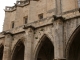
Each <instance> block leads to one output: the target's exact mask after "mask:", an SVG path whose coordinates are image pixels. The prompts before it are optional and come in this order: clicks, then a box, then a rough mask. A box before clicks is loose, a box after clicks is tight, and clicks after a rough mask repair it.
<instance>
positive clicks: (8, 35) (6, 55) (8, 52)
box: [3, 32, 13, 60]
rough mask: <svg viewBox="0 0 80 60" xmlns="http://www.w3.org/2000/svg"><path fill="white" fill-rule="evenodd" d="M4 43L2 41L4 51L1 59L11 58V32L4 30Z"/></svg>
mask: <svg viewBox="0 0 80 60" xmlns="http://www.w3.org/2000/svg"><path fill="white" fill-rule="evenodd" d="M4 35H5V43H4V52H3V60H11V45H12V40H13V37H12V34H11V33H10V32H5V33H4Z"/></svg>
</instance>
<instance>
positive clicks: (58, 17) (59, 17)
mask: <svg viewBox="0 0 80 60" xmlns="http://www.w3.org/2000/svg"><path fill="white" fill-rule="evenodd" d="M53 18H54V21H56V20H58V19H61V20H62V21H65V18H64V17H63V16H62V15H53Z"/></svg>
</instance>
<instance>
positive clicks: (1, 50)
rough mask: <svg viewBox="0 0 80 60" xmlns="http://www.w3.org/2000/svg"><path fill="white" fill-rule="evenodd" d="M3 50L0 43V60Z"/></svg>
mask: <svg viewBox="0 0 80 60" xmlns="http://www.w3.org/2000/svg"><path fill="white" fill-rule="evenodd" d="M3 50H4V46H3V45H2V44H0V60H2V58H3Z"/></svg>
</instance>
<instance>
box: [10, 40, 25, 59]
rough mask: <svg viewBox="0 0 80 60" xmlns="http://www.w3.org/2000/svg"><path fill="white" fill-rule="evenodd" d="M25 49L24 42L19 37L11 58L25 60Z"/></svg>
mask: <svg viewBox="0 0 80 60" xmlns="http://www.w3.org/2000/svg"><path fill="white" fill-rule="evenodd" d="M24 49H25V46H24V42H23V41H22V40H21V39H19V40H18V41H17V43H16V44H15V46H14V48H13V50H12V56H11V60H24ZM16 55H17V57H16Z"/></svg>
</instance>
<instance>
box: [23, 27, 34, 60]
mask: <svg viewBox="0 0 80 60" xmlns="http://www.w3.org/2000/svg"><path fill="white" fill-rule="evenodd" d="M25 38H26V39H25V55H24V60H32V56H33V55H32V53H33V52H32V46H33V40H34V29H33V28H32V27H31V26H28V27H26V28H25Z"/></svg>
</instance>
